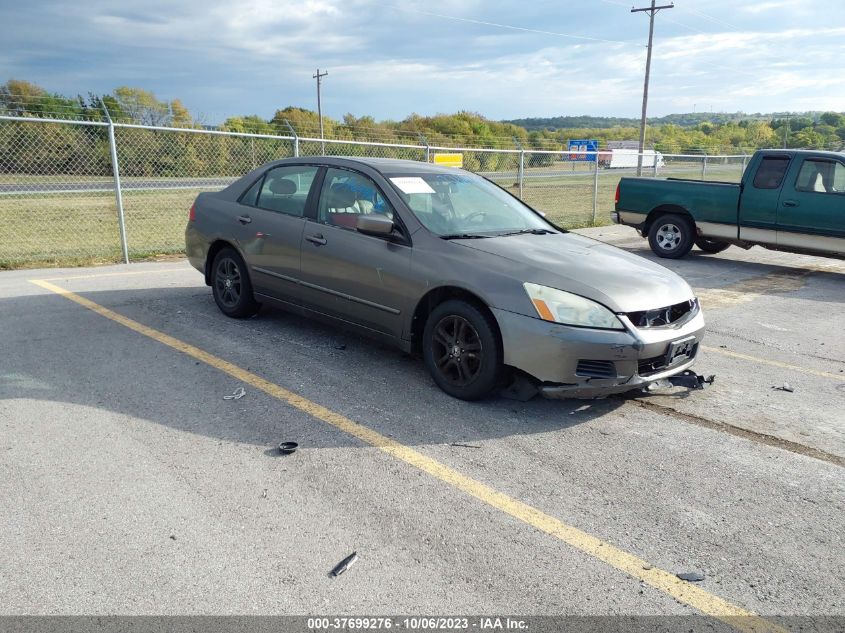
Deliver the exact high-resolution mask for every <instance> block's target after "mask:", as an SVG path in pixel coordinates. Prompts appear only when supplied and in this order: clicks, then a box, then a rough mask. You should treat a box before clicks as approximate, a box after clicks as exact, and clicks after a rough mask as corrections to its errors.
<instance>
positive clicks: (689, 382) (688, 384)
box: [643, 369, 716, 392]
mask: <svg viewBox="0 0 845 633" xmlns="http://www.w3.org/2000/svg"><path fill="white" fill-rule="evenodd" d="M715 381H716V375H715V374H711V375H709V376H707V377H706V378H705V377H704V376H702V375H700V374H696V373H695V372H694V371H690V370H689V369H687V370H686V371H683V372H681V373H680V374H675V375H674V376H669V377H668V378H662V379H661V380H655V381H654V382H651V383H649V384H647V385H646V386H645V387H644V388H643V391H646V392H649V391H655V390H656V389H665V388H666V387H685V388H687V389H690V390H693V391H694V390H696V389H704V385H712V384H713V383H714V382H715Z"/></svg>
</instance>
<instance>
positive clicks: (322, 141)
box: [312, 68, 329, 156]
mask: <svg viewBox="0 0 845 633" xmlns="http://www.w3.org/2000/svg"><path fill="white" fill-rule="evenodd" d="M328 74H329V71H326V72H324V73H321V72H320V69H319V68H318V69H317V74H316V75H314V76H313V77H312V79H316V80H317V116H319V117H320V153H321V154H323V156H325V155H326V140H325V138H324V137H323V105H322V103H321V102H320V84H322V81H323V77H325V76H326V75H328Z"/></svg>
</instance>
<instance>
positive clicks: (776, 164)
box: [754, 156, 789, 189]
mask: <svg viewBox="0 0 845 633" xmlns="http://www.w3.org/2000/svg"><path fill="white" fill-rule="evenodd" d="M788 166H789V157H788V156H766V157H765V158H764V159H763V160H762V161H760V167H758V168H757V173H756V174H755V175H754V188H755V189H777V188H778V187H780V183H781V182H783V177H784V175H785V174H786V168H787V167H788Z"/></svg>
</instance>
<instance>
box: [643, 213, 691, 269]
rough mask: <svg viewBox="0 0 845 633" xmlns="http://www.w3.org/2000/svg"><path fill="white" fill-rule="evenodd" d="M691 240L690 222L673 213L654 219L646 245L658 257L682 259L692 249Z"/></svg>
mask: <svg viewBox="0 0 845 633" xmlns="http://www.w3.org/2000/svg"><path fill="white" fill-rule="evenodd" d="M693 239H694V229H693V225H692V222H690V221H689V220H688V219H687V218H685V217H684V216H682V215H677V214H674V213H668V214H666V215H661V216H660V217H658V218H655V220H654V222H652V223H651V227H650V228H649V229H648V245H649V246H651V250H652V251H654V254H655V255H657V256H658V257H667V258H669V259H678V258H679V257H683V256H684V255H686V254H687V253H689V252H690V250H691V249H692V244H693Z"/></svg>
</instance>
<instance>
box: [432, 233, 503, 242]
mask: <svg viewBox="0 0 845 633" xmlns="http://www.w3.org/2000/svg"><path fill="white" fill-rule="evenodd" d="M482 237H492V236H490V235H478V234H474V233H450V234H449V235H441V236H440V239H441V240H479V239H481V238H482Z"/></svg>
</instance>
